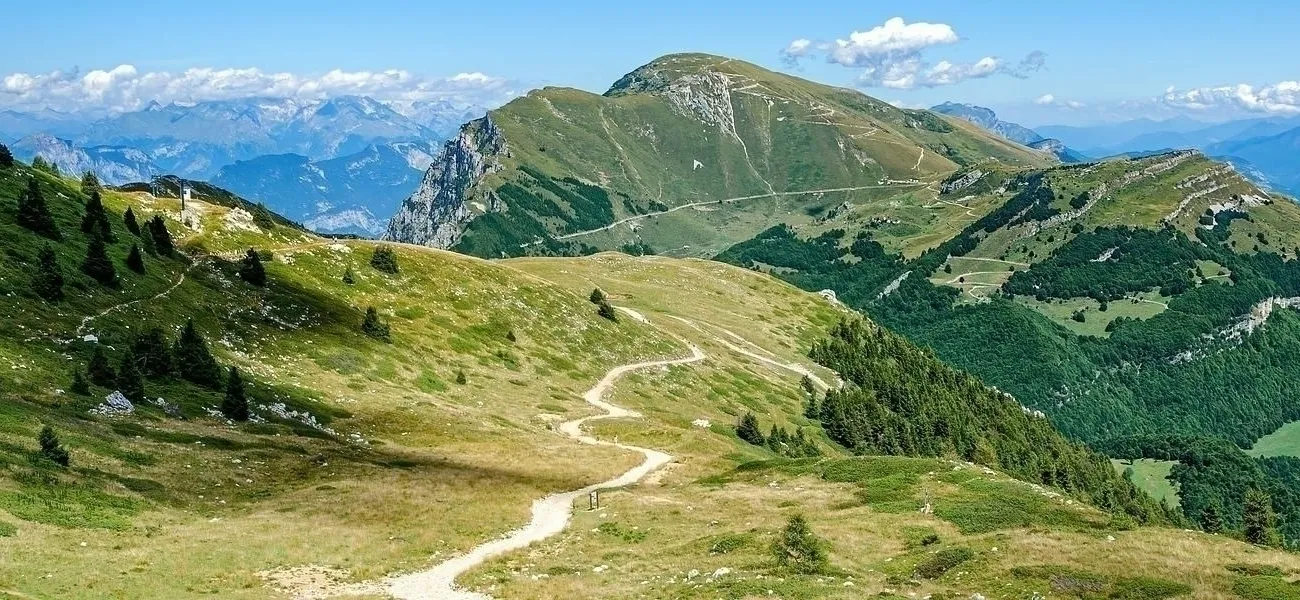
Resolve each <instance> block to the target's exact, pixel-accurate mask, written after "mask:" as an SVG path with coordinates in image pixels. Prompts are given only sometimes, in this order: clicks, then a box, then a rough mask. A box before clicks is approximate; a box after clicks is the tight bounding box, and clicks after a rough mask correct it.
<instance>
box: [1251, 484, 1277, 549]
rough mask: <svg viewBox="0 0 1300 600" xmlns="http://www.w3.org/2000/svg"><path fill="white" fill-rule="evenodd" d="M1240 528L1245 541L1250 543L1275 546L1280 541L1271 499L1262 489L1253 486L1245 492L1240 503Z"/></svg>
mask: <svg viewBox="0 0 1300 600" xmlns="http://www.w3.org/2000/svg"><path fill="white" fill-rule="evenodd" d="M1241 529H1242V533H1244V534H1245V535H1246V541H1247V542H1250V543H1252V544H1258V545H1260V546H1277V545H1279V544H1280V543H1281V539H1280V538H1279V536H1278V532H1277V514H1275V513H1274V512H1273V499H1272V498H1270V497H1269V495H1268V494H1267V493H1265V492H1264V491H1263V490H1260V489H1258V488H1254V489H1250V490H1248V491H1247V492H1246V498H1245V500H1243V501H1242V504H1241Z"/></svg>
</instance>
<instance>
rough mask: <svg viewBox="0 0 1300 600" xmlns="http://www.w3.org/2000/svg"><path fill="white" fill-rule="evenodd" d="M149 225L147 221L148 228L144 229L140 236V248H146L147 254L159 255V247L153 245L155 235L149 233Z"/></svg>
mask: <svg viewBox="0 0 1300 600" xmlns="http://www.w3.org/2000/svg"><path fill="white" fill-rule="evenodd" d="M148 226H149V223H148V222H147V221H146V222H145V227H146V229H145V230H144V234H143V235H141V236H140V249H141V250H144V251H145V254H148V255H149V256H158V249H157V248H155V247H154V245H153V235H152V234H150V233H149V230H148Z"/></svg>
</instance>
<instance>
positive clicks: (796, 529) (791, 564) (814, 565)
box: [772, 515, 829, 575]
mask: <svg viewBox="0 0 1300 600" xmlns="http://www.w3.org/2000/svg"><path fill="white" fill-rule="evenodd" d="M772 556H773V557H775V558H776V563H777V564H778V565H780V566H782V567H784V568H786V569H789V570H791V571H794V572H795V573H801V574H804V575H816V574H818V573H822V572H825V571H826V567H827V565H828V562H829V561H828V560H827V558H826V543H825V542H823V541H822V540H821V539H819V538H818V537H817V534H815V533H813V530H812V528H811V527H809V526H808V520H807V519H805V518H804V517H803V515H794V516H792V517H790V520H789V521H788V522H786V525H785V529H782V530H781V534H780V535H779V536H777V538H776V541H774V542H772Z"/></svg>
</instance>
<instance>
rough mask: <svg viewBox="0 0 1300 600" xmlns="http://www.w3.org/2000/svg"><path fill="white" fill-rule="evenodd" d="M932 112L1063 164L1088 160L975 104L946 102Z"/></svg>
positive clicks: (931, 108)
mask: <svg viewBox="0 0 1300 600" xmlns="http://www.w3.org/2000/svg"><path fill="white" fill-rule="evenodd" d="M930 110H932V111H934V112H937V113H940V114H945V115H950V116H954V117H960V118H962V119H966V120H967V121H970V122H971V123H974V124H976V125H979V126H980V127H983V128H985V129H987V130H989V131H992V132H994V133H996V134H998V135H1000V136H1002V137H1004V138H1007V139H1009V140H1011V141H1013V142H1015V143H1017V144H1023V145H1025V146H1028V147H1030V148H1033V149H1035V150H1041V151H1043V152H1048V153H1050V154H1052V155H1053V156H1055V157H1056V158H1058V159H1060V161H1061V162H1065V163H1076V162H1083V161H1085V160H1087V158H1086V157H1085V156H1084V155H1083V154H1080V153H1079V152H1076V151H1075V150H1071V149H1070V148H1068V147H1066V145H1065V143H1064V142H1062V141H1061V140H1058V139H1053V138H1046V137H1043V136H1042V135H1039V134H1038V132H1036V131H1034V130H1032V129H1030V128H1028V127H1024V126H1022V125H1019V124H1016V123H1011V122H1009V121H1003V120H1001V119H998V116H997V113H995V112H993V109H990V108H985V107H983V106H976V105H974V104H959V103H956V102H944V103H943V104H939V105H936V106H932V107H930Z"/></svg>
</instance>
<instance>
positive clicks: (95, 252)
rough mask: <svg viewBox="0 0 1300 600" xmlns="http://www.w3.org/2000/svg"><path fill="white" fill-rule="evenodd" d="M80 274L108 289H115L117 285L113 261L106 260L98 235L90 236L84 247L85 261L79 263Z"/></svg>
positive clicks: (101, 241)
mask: <svg viewBox="0 0 1300 600" xmlns="http://www.w3.org/2000/svg"><path fill="white" fill-rule="evenodd" d="M81 272H82V273H85V274H87V275H89V276H90V278H91V279H94V280H95V281H98V282H99V283H101V284H103V285H106V286H109V287H116V286H117V284H118V281H117V269H116V268H115V267H113V261H112V260H110V259H109V258H108V250H107V249H106V248H105V247H104V239H103V238H101V237H99V236H98V235H92V236H90V243H89V244H87V246H86V260H85V261H83V262H82V263H81Z"/></svg>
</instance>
